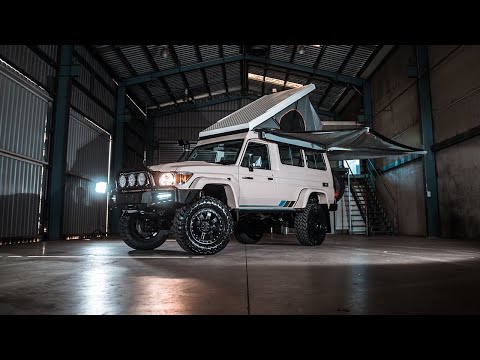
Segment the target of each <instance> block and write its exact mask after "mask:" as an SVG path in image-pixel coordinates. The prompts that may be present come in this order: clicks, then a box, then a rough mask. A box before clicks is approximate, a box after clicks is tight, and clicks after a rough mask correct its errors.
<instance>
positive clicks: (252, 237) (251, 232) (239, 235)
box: [234, 221, 263, 245]
mask: <svg viewBox="0 0 480 360" xmlns="http://www.w3.org/2000/svg"><path fill="white" fill-rule="evenodd" d="M234 235H235V239H237V241H238V242H239V243H240V244H248V245H251V244H256V243H258V242H259V241H260V239H261V238H262V236H263V231H262V229H261V228H260V227H259V226H255V224H252V222H248V223H243V222H241V221H239V222H238V223H237V226H236V227H235V231H234Z"/></svg>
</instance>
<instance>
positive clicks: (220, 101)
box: [151, 95, 251, 118]
mask: <svg viewBox="0 0 480 360" xmlns="http://www.w3.org/2000/svg"><path fill="white" fill-rule="evenodd" d="M245 98H251V97H247V96H241V95H237V96H228V97H221V98H214V99H212V100H207V101H202V102H199V101H196V102H195V104H188V105H183V106H179V107H178V108H174V109H171V110H167V111H165V112H162V111H159V112H158V113H157V114H158V115H154V116H152V115H151V117H155V118H157V117H161V116H165V115H171V114H176V113H181V112H185V111H192V110H196V109H200V108H202V107H206V106H210V105H217V104H223V103H226V102H229V101H234V100H239V99H245Z"/></svg>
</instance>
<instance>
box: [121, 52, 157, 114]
mask: <svg viewBox="0 0 480 360" xmlns="http://www.w3.org/2000/svg"><path fill="white" fill-rule="evenodd" d="M115 53H116V54H117V56H118V57H119V58H120V61H121V62H122V63H123V65H125V67H126V68H127V69H128V72H129V73H130V74H132V75H133V76H136V75H138V74H137V71H136V70H135V69H134V68H133V66H132V64H130V61H128V59H127V57H126V56H125V54H124V53H123V52H122V49H120V48H119V47H115ZM140 86H141V87H142V89H143V91H145V94H147V96H148V97H149V98H150V101H151V102H152V104H157V105H158V103H157V102H156V100H155V99H154V98H153V95H152V93H151V92H150V90H149V89H148V87H147V85H145V84H142V85H140Z"/></svg>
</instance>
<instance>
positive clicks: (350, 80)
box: [245, 55, 365, 86]
mask: <svg viewBox="0 0 480 360" xmlns="http://www.w3.org/2000/svg"><path fill="white" fill-rule="evenodd" d="M245 59H246V60H248V61H251V62H255V63H258V64H263V65H270V66H278V67H283V68H286V69H290V70H295V71H298V72H303V73H306V74H313V75H314V76H315V75H316V76H319V77H324V78H327V79H329V80H331V81H336V82H340V83H345V84H353V85H357V86H363V84H364V82H365V80H364V79H361V78H357V77H354V76H348V75H343V74H339V73H336V72H333V71H327V70H321V69H313V68H311V67H309V66H303V65H298V64H292V63H289V62H286V61H278V60H273V59H265V58H262V57H258V56H253V55H246V56H245Z"/></svg>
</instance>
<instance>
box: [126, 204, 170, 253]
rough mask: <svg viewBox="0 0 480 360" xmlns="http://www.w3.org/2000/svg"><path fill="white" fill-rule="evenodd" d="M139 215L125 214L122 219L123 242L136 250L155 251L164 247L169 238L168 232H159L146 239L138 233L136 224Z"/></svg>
mask: <svg viewBox="0 0 480 360" xmlns="http://www.w3.org/2000/svg"><path fill="white" fill-rule="evenodd" d="M138 216H140V214H139V213H134V214H126V213H125V214H123V215H122V216H121V217H120V236H121V237H122V240H123V241H124V242H125V244H127V245H128V246H130V247H131V248H133V249H135V250H153V249H156V248H157V247H159V246H160V245H162V244H163V243H164V242H165V240H167V237H168V233H169V231H168V230H158V232H157V234H156V235H155V236H152V237H144V236H142V234H140V233H139V232H138V231H137V227H136V222H137V219H138Z"/></svg>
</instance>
